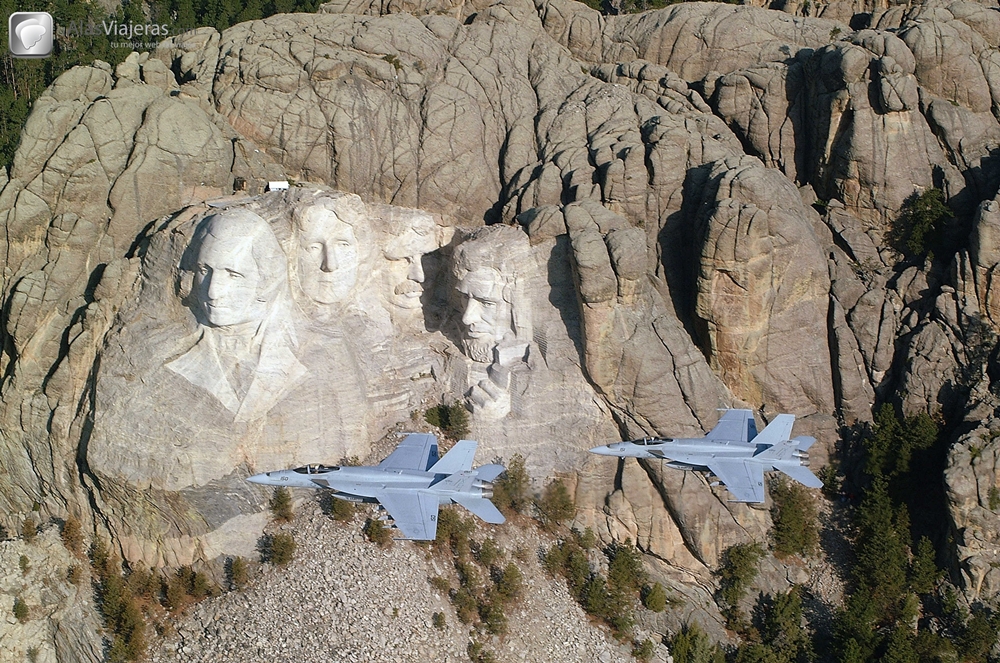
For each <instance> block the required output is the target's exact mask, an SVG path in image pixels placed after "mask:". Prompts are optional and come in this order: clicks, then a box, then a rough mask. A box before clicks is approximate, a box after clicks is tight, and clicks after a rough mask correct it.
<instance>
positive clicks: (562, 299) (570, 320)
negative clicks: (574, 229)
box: [534, 235, 586, 366]
mask: <svg viewBox="0 0 1000 663" xmlns="http://www.w3.org/2000/svg"><path fill="white" fill-rule="evenodd" d="M555 242H556V243H555V245H554V246H553V247H552V251H550V252H549V256H548V259H547V260H546V261H545V277H546V279H545V282H546V283H547V284H548V286H549V295H548V301H549V303H550V304H551V305H552V306H553V307H554V308H555V309H556V310H557V311H558V312H559V318H560V319H561V320H562V323H563V326H564V327H565V328H566V334H567V335H568V336H569V338H570V340H572V341H573V347H574V348H576V352H577V356H578V357H579V358H580V366H586V364H585V363H584V356H583V330H582V323H581V318H580V303H579V300H578V297H577V292H576V285H575V284H574V282H573V266H572V264H571V261H570V253H571V251H572V249H571V248H570V242H569V235H559V236H558V237H556V240H555ZM534 334H535V338H534V341H535V345H536V346H537V347H538V350H539V351H540V352H541V353H542V356H543V357H544V356H545V355H546V352H547V349H546V347H545V346H546V341H547V339H546V338H545V332H544V330H542V329H540V328H539V327H538V326H537V325H536V326H535V328H534Z"/></svg>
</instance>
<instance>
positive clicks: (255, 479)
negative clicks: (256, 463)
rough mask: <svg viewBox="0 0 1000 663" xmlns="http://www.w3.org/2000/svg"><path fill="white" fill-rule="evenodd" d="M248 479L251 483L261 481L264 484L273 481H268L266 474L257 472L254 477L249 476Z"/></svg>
mask: <svg viewBox="0 0 1000 663" xmlns="http://www.w3.org/2000/svg"><path fill="white" fill-rule="evenodd" d="M247 481H249V482H250V483H259V484H264V485H266V484H269V483H271V482H270V481H268V478H267V475H266V474H255V475H253V476H252V477H247Z"/></svg>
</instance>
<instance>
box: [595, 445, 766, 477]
mask: <svg viewBox="0 0 1000 663" xmlns="http://www.w3.org/2000/svg"><path fill="white" fill-rule="evenodd" d="M591 451H592V452H593V453H595V454H600V455H602V456H618V457H620V458H621V457H628V458H655V459H658V460H663V461H665V462H666V463H667V465H668V466H669V467H672V468H675V469H678V470H700V471H705V470H707V469H708V461H709V460H715V459H734V460H744V459H749V458H752V457H753V456H754V455H755V454H757V452H759V451H761V447H760V446H759V445H756V446H749V445H747V444H745V443H741V442H713V441H707V440H704V439H702V438H656V437H652V438H644V439H641V440H633V441H630V442H612V443H611V444H608V445H605V446H603V447H595V448H593V449H591Z"/></svg>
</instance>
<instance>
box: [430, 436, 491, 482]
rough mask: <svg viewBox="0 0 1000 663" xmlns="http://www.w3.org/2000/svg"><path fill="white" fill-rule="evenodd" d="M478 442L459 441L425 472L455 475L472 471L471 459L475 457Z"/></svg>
mask: <svg viewBox="0 0 1000 663" xmlns="http://www.w3.org/2000/svg"><path fill="white" fill-rule="evenodd" d="M477 446H479V443H478V442H475V441H473V440H459V441H458V442H457V443H456V444H455V446H453V447H452V448H451V449H450V450H449V451H448V453H446V454H445V455H444V456H443V457H442V458H441V460H439V461H438V462H436V463H434V465H433V466H432V467H431V468H430V469H429V470H427V471H428V472H433V473H434V474H455V473H456V472H464V471H466V470H471V469H472V459H473V458H475V456H476V447H477Z"/></svg>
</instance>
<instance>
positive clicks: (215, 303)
mask: <svg viewBox="0 0 1000 663" xmlns="http://www.w3.org/2000/svg"><path fill="white" fill-rule="evenodd" d="M244 217H247V218H244ZM250 217H255V218H250ZM248 220H249V222H250V224H249V225H248V223H247V221H248ZM256 222H259V224H263V231H264V232H267V233H269V232H270V231H269V230H268V229H267V224H266V222H264V220H263V219H260V217H257V216H256V215H254V214H251V213H249V212H241V213H236V214H232V213H230V214H218V215H215V216H211V217H209V218H208V219H206V221H205V226H204V228H203V231H202V232H201V233H200V234H201V237H200V242H199V244H198V250H197V253H196V257H195V265H194V268H195V273H194V283H193V285H194V291H193V294H194V295H195V297H196V299H197V302H198V305H199V307H200V308H201V312H202V314H203V315H204V318H205V320H207V321H208V323H209V324H210V325H212V326H213V327H232V326H236V325H242V324H244V323H249V322H259V321H261V320H263V319H264V317H265V316H266V315H267V311H268V306H269V303H270V299H271V298H269V297H268V296H267V291H268V290H270V289H269V288H268V285H269V284H268V283H266V276H265V275H264V274H262V272H261V270H260V268H259V266H258V260H257V257H256V256H255V255H254V248H255V247H254V244H255V242H262V241H265V240H267V239H270V240H271V242H270V243H273V244H274V245H275V246H274V247H268V248H276V247H277V242H276V240H274V238H273V237H270V238H268V237H261V236H260V232H261V227H262V226H261V225H259V224H257V223H256ZM279 255H280V253H279ZM271 285H273V284H271Z"/></svg>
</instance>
